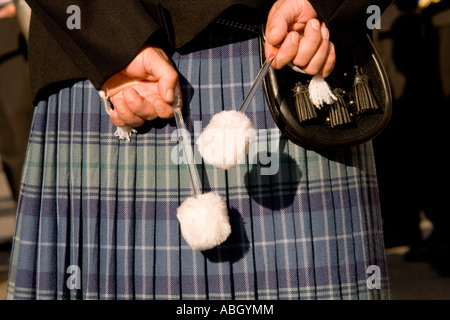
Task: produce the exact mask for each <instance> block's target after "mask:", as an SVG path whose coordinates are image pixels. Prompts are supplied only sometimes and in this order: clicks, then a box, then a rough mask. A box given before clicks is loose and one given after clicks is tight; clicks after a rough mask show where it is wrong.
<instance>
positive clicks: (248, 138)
mask: <svg viewBox="0 0 450 320" xmlns="http://www.w3.org/2000/svg"><path fill="white" fill-rule="evenodd" d="M255 135H256V131H255V128H254V127H253V124H252V122H251V121H250V119H249V118H248V117H247V116H246V115H245V113H242V112H240V111H236V110H230V111H222V112H220V113H218V114H215V115H214V116H213V117H212V118H211V121H210V122H209V124H208V125H207V126H206V127H205V129H204V130H203V132H202V134H201V135H200V137H199V138H198V139H197V146H198V149H199V152H200V154H201V155H202V157H203V159H204V160H205V162H206V163H209V164H212V165H213V166H215V167H218V168H222V169H230V168H232V167H235V166H237V165H238V164H241V163H244V161H245V156H246V155H247V153H248V151H249V147H250V144H251V143H252V142H253V140H254V137H255Z"/></svg>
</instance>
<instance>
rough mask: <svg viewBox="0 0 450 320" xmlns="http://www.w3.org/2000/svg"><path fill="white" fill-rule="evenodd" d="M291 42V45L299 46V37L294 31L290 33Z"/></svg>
mask: <svg viewBox="0 0 450 320" xmlns="http://www.w3.org/2000/svg"><path fill="white" fill-rule="evenodd" d="M291 41H292V43H293V44H299V42H300V35H299V34H298V32H295V31H293V32H292V36H291Z"/></svg>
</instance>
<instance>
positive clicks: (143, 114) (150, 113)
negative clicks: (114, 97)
mask: <svg viewBox="0 0 450 320" xmlns="http://www.w3.org/2000/svg"><path fill="white" fill-rule="evenodd" d="M122 96H123V98H124V99H125V101H126V104H127V107H128V109H129V110H130V111H131V112H132V113H133V114H134V115H136V116H137V117H139V118H141V119H145V120H153V119H155V118H157V117H158V115H157V113H156V111H155V107H154V102H153V100H154V99H152V97H151V96H149V97H145V98H144V97H142V96H141V95H140V94H139V92H138V91H136V90H135V89H134V88H125V89H123V91H122Z"/></svg>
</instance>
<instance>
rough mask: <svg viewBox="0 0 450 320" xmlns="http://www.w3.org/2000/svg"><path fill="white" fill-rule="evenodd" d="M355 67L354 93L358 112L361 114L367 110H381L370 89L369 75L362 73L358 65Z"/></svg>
mask: <svg viewBox="0 0 450 320" xmlns="http://www.w3.org/2000/svg"><path fill="white" fill-rule="evenodd" d="M355 69H356V76H355V80H354V82H353V94H354V99H355V105H356V114H358V115H359V114H361V113H364V112H367V111H377V110H379V109H380V107H379V106H378V104H377V102H376V100H375V98H374V96H373V95H372V92H371V91H370V88H369V81H368V78H367V76H365V75H363V74H361V72H360V70H359V67H358V66H355Z"/></svg>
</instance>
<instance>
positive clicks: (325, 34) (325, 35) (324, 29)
mask: <svg viewBox="0 0 450 320" xmlns="http://www.w3.org/2000/svg"><path fill="white" fill-rule="evenodd" d="M321 32H322V38H324V39H328V38H329V37H330V32H329V31H328V29H327V27H325V24H324V25H323V26H322V28H321Z"/></svg>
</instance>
